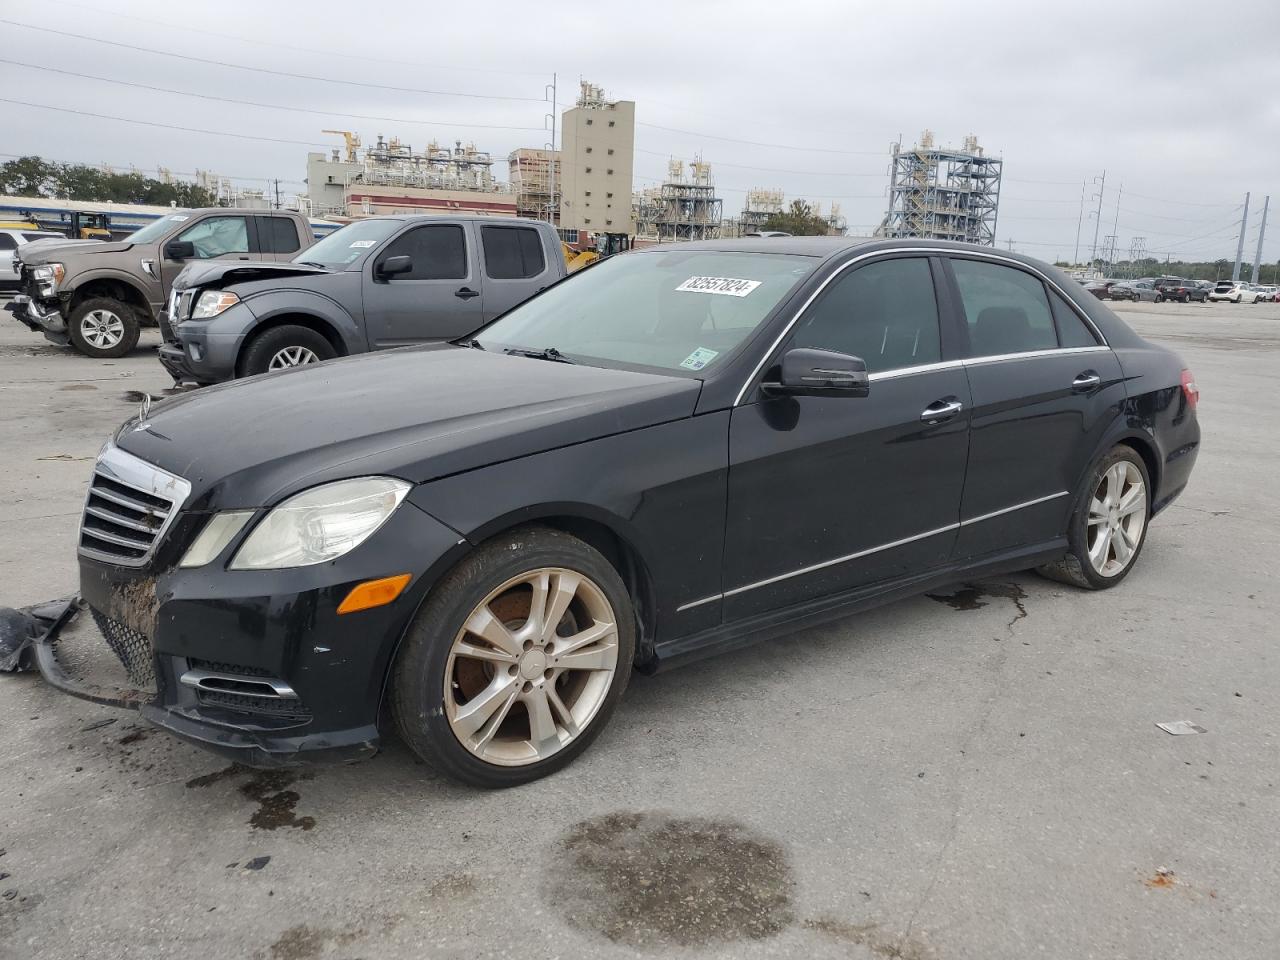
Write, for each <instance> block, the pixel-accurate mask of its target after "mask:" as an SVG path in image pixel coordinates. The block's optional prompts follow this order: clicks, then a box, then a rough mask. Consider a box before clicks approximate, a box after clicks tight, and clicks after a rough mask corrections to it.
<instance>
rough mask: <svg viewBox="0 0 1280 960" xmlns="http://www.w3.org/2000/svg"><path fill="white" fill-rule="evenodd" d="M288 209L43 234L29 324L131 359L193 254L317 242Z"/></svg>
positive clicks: (28, 254) (289, 251) (17, 307)
mask: <svg viewBox="0 0 1280 960" xmlns="http://www.w3.org/2000/svg"><path fill="white" fill-rule="evenodd" d="M314 239H315V238H314V236H313V235H312V231H311V226H310V224H309V223H308V222H307V219H306V217H304V216H302V215H301V214H298V213H293V212H291V211H288V210H236V209H231V208H225V207H211V208H208V209H204V210H189V211H175V212H174V213H172V214H170V215H168V216H166V217H161V218H160V219H159V220H156V221H154V222H152V223H149V224H147V225H146V226H145V227H143V228H142V229H140V230H138V231H136V232H134V233H132V234H130V235H129V236H128V237H126V238H125V239H124V240H118V241H111V242H100V241H84V240H68V241H64V242H55V241H41V242H39V243H35V244H30V245H29V248H28V249H20V250H19V251H18V252H17V254H16V255H15V256H16V260H15V267H16V268H17V273H18V285H19V296H17V297H15V298H14V299H13V300H12V301H11V302H10V303H9V304H8V305H7V306H6V307H5V309H6V310H8V311H9V312H10V313H12V314H13V316H14V318H15V319H17V320H18V321H19V322H20V323H23V324H25V325H26V326H28V327H30V328H31V329H32V330H33V331H35V332H36V333H42V334H44V336H45V337H46V338H47V339H48V340H51V341H53V342H54V343H57V344H68V343H70V344H71V346H73V347H75V349H76V350H78V351H79V352H80V353H83V354H84V355H85V356H89V357H97V358H101V359H106V358H112V357H122V356H124V355H125V354H126V353H128V352H129V351H130V350H132V349H133V348H134V347H135V346H137V344H138V338H139V336H140V335H141V330H142V327H144V326H152V327H153V326H155V325H156V324H157V322H158V316H159V313H160V310H161V308H162V307H163V306H164V304H165V301H166V299H167V298H168V296H169V291H170V289H171V288H172V286H173V281H174V279H175V278H176V277H177V276H178V274H179V273H180V272H181V270H182V268H183V267H184V266H186V265H187V263H188V262H189V261H192V260H249V259H253V260H282V259H288V258H290V257H292V256H293V255H294V254H296V253H297V252H298V251H300V250H304V249H305V248H307V247H309V246H311V244H312V243H313V242H314Z"/></svg>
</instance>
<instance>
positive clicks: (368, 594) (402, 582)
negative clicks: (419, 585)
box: [338, 573, 413, 613]
mask: <svg viewBox="0 0 1280 960" xmlns="http://www.w3.org/2000/svg"><path fill="white" fill-rule="evenodd" d="M412 579H413V574H410V573H401V574H397V575H396V576H394V577H383V578H381V579H380V580H366V581H365V582H364V583H358V584H356V585H355V586H354V587H352V588H351V592H350V593H348V594H347V598H346V599H345V600H343V601H342V603H340V604H339V605H338V613H355V612H356V611H358V610H369V609H372V608H373V607H384V606H386V605H387V604H388V603H390V602H391V601H392V600H394V599H395V598H396V597H398V596H400V593H401V592H402V591H403V590H404V588H405V587H407V586H408V585H409V581H410V580H412Z"/></svg>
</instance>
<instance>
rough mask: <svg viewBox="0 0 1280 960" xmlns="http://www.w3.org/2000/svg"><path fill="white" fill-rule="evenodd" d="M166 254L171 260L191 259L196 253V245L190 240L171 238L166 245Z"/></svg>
mask: <svg viewBox="0 0 1280 960" xmlns="http://www.w3.org/2000/svg"><path fill="white" fill-rule="evenodd" d="M164 255H165V257H166V258H167V259H169V260H190V259H191V258H192V257H194V256H195V255H196V245H195V244H194V243H192V242H191V241H190V240H170V241H169V242H168V243H166V244H165V245H164Z"/></svg>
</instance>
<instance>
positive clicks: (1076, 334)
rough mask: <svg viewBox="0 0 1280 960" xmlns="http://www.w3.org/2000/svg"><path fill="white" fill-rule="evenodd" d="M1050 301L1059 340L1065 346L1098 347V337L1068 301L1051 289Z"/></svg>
mask: <svg viewBox="0 0 1280 960" xmlns="http://www.w3.org/2000/svg"><path fill="white" fill-rule="evenodd" d="M1049 303H1050V305H1051V306H1052V308H1053V322H1054V323H1055V324H1056V325H1057V327H1058V342H1059V343H1060V344H1061V345H1062V346H1064V347H1096V346H1097V345H1098V338H1097V337H1095V336H1094V335H1093V331H1092V330H1090V329H1089V326H1088V324H1086V323H1085V322H1084V321H1083V320H1081V319H1080V315H1079V314H1077V313H1076V312H1075V310H1073V309H1072V308H1071V307H1070V305H1068V303H1067V301H1065V300H1063V299H1062V297H1060V296H1058V294H1056V293H1054V292H1052V291H1050V293H1049Z"/></svg>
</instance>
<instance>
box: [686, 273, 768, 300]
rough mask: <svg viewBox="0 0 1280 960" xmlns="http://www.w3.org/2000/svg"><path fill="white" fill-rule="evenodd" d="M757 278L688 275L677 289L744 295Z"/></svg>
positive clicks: (758, 284) (756, 285) (754, 285)
mask: <svg viewBox="0 0 1280 960" xmlns="http://www.w3.org/2000/svg"><path fill="white" fill-rule="evenodd" d="M760 283H761V281H759V280H739V279H737V278H735V277H690V278H689V279H688V280H686V281H685V282H684V283H682V284H680V286H678V287H676V289H677V290H679V291H681V292H683V293H718V294H720V295H721V296H723V297H745V296H746V295H747V294H749V293H750V292H751V291H752V290H754V289H755V288H756V287H758V286H760Z"/></svg>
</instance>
